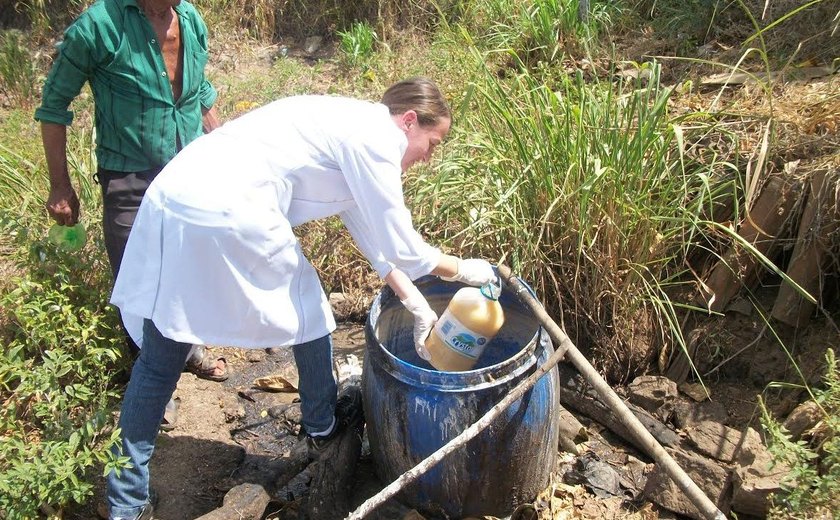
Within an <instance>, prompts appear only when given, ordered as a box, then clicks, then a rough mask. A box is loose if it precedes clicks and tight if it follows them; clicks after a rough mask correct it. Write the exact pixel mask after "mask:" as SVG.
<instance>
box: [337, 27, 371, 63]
mask: <svg viewBox="0 0 840 520" xmlns="http://www.w3.org/2000/svg"><path fill="white" fill-rule="evenodd" d="M338 37H339V44H338V48H339V49H340V50H341V53H342V54H343V56H344V59H346V60H347V63H349V64H350V65H351V66H353V67H355V66H357V65H363V64H365V63H367V61H368V60H369V59H370V57H371V56H373V51H374V45H376V40H377V36H376V31H374V30H373V27H371V25H370V24H369V23H367V22H355V23H354V24H353V25H351V26H350V28H349V29H347V30H346V31H339V32H338Z"/></svg>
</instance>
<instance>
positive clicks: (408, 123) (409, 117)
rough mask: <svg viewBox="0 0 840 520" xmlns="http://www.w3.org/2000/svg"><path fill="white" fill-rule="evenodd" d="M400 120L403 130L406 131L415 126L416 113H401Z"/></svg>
mask: <svg viewBox="0 0 840 520" xmlns="http://www.w3.org/2000/svg"><path fill="white" fill-rule="evenodd" d="M401 120H402V124H403V127H404V128H403V129H404V130H408V129H409V128H411V127H412V126H414V125H416V124H417V112H415V111H414V110H407V111H406V112H404V113H403V115H402V117H401Z"/></svg>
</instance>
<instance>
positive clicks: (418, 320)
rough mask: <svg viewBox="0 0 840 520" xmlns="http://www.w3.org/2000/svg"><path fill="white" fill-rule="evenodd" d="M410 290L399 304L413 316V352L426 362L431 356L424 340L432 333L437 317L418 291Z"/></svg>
mask: <svg viewBox="0 0 840 520" xmlns="http://www.w3.org/2000/svg"><path fill="white" fill-rule="evenodd" d="M411 289H412V290H411V291H410V293H409V295H408V297H407V298H406V299H404V300H400V303H402V304H403V306H404V307H405V308H406V310H407V311H408V312H410V313H411V314H413V315H414V350H416V351H417V355H418V356H420V357H421V358H423V359H425V360H426V361H428V360H430V359H431V358H432V356H431V355H430V354H429V351H428V350H426V345H425V343H426V338H428V337H429V334H430V333H431V332H432V327H434V325H435V322H436V321H437V319H438V316H437V314H435V311H433V310H432V308H431V307H429V302H427V301H426V298H424V297H423V295H422V294H421V293H420V290H419V289H417V287H414V286H412V287H411Z"/></svg>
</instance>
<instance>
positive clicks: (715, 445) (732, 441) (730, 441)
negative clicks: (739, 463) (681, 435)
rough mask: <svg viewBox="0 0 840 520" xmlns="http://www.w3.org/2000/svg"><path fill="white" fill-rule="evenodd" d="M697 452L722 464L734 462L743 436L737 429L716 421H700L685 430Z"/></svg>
mask: <svg viewBox="0 0 840 520" xmlns="http://www.w3.org/2000/svg"><path fill="white" fill-rule="evenodd" d="M685 432H686V434H687V435H688V440H689V442H690V443H691V444H692V445H693V446H694V447H695V448H697V451H699V452H700V453H702V454H703V455H706V456H708V457H712V458H714V459H717V460H719V461H722V462H732V459H733V458H734V457H735V450H736V449H737V448H738V445H739V444H740V443H741V442H742V440H743V434H742V433H741V432H739V431H738V430H736V429H735V428H730V427H729V426H724V425H723V424H720V423H718V422H714V421H700V422H698V423H696V424H694V425H692V426H689V427H688V428H686V429H685Z"/></svg>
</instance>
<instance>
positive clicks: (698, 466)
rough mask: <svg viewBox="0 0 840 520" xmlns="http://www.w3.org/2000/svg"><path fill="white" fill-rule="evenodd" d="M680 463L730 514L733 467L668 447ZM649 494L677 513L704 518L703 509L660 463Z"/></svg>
mask: <svg viewBox="0 0 840 520" xmlns="http://www.w3.org/2000/svg"><path fill="white" fill-rule="evenodd" d="M666 450H667V451H668V453H670V454H671V456H672V457H674V460H675V461H676V463H677V464H678V465H679V466H680V467H681V468H682V469H683V470H684V471H685V472H686V474H688V476H689V477H690V478H691V480H693V481H694V482H695V483H696V484H697V485H698V486H699V487H700V489H701V490H702V491H703V492H704V493H705V494H706V496H708V497H709V499H710V500H711V501H712V502H714V503H715V504H716V505H717V507H718V509H720V511H721V512H722V513H723V514H729V508H730V500H731V499H730V491H731V484H732V482H731V480H732V478H731V475H730V472H729V470H727V469H726V468H723V467H721V466H720V465H718V464H716V463H715V462H714V461H712V460H709V459H707V458H705V457H702V456H700V455H697V454H694V453H686V452H684V451H680V450H673V449H669V448H666ZM645 497H647V498H648V499H649V500H651V501H652V502H654V503H656V504H657V505H659V506H661V507H664V508H665V509H668V510H670V511H674V512H675V513H679V514H681V515H685V516H687V517H689V518H695V519H697V520H701V519H703V516H702V515H701V514H700V511H698V510H697V508H696V507H695V506H694V504H692V503H691V501H690V500H689V499H688V497H686V496H685V494H684V493H683V492H682V490H681V489H680V488H679V487H677V485H676V484H675V483H674V481H673V480H671V477H670V476H669V475H668V473H667V472H666V471H665V470H664V469H663V468H662V467H661V465H660V464H657V465H656V466H655V467H654V469H653V471H652V472H651V474H650V475H649V476H648V481H647V484H646V485H645Z"/></svg>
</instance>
